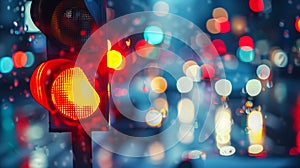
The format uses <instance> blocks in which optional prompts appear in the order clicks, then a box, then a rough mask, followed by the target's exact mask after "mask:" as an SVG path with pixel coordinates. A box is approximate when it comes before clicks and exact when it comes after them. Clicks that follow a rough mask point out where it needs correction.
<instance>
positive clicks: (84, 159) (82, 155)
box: [71, 131, 93, 168]
mask: <svg viewBox="0 0 300 168" xmlns="http://www.w3.org/2000/svg"><path fill="white" fill-rule="evenodd" d="M71 134H72V152H73V167H74V168H92V167H93V166H92V165H93V164H92V139H91V137H90V136H89V135H88V134H87V133H86V132H85V131H77V132H72V133H71Z"/></svg>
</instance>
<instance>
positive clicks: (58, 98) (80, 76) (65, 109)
mask: <svg viewBox="0 0 300 168" xmlns="http://www.w3.org/2000/svg"><path fill="white" fill-rule="evenodd" d="M51 98H52V101H53V104H54V106H55V107H56V108H57V110H58V111H59V112H60V113H61V114H62V115H63V116H65V117H67V118H69V119H72V120H78V119H84V118H87V117H89V116H91V115H92V114H93V113H94V112H95V111H96V109H97V108H98V105H99V103H100V97H99V95H98V94H97V92H96V91H95V89H94V88H93V87H92V86H91V84H90V83H89V81H88V79H87V77H86V75H85V74H84V72H83V71H82V70H81V69H80V68H78V67H75V68H69V69H66V70H64V71H62V72H61V73H60V74H59V75H58V76H57V77H56V79H55V80H54V82H53V84H52V87H51Z"/></svg>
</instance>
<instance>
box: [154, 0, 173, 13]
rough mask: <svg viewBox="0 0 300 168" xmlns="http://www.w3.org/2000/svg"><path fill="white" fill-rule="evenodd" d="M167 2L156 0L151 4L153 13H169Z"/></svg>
mask: <svg viewBox="0 0 300 168" xmlns="http://www.w3.org/2000/svg"><path fill="white" fill-rule="evenodd" d="M169 8H170V7H169V4H168V3H166V2H164V1H157V2H156V3H155V4H154V5H153V11H154V14H155V15H157V16H166V15H167V14H168V13H169Z"/></svg>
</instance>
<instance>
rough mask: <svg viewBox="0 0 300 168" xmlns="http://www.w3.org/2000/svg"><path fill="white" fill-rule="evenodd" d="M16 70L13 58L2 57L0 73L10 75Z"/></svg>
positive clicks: (0, 59)
mask: <svg viewBox="0 0 300 168" xmlns="http://www.w3.org/2000/svg"><path fill="white" fill-rule="evenodd" d="M13 68H14V62H13V60H12V59H11V57H6V56H5V57H2V58H0V72H1V73H9V72H11V71H12V69H13Z"/></svg>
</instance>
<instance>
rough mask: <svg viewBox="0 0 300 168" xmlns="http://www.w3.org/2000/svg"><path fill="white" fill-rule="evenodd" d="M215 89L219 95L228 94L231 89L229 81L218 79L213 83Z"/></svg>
mask: <svg viewBox="0 0 300 168" xmlns="http://www.w3.org/2000/svg"><path fill="white" fill-rule="evenodd" d="M215 90H216V92H217V94H218V95H220V96H229V95H230V93H231V91H232V85H231V82H230V81H229V80H227V79H220V80H218V81H217V82H216V83H215Z"/></svg>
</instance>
